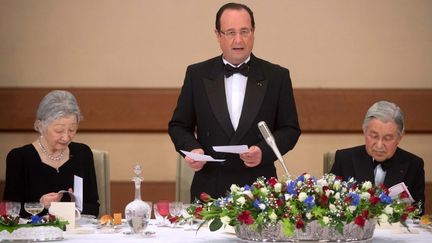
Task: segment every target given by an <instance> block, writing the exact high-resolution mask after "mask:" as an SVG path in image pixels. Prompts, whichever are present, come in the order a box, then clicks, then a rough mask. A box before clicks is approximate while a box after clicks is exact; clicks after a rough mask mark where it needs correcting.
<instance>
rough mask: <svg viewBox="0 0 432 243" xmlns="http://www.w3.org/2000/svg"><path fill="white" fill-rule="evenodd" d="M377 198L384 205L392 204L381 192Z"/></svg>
mask: <svg viewBox="0 0 432 243" xmlns="http://www.w3.org/2000/svg"><path fill="white" fill-rule="evenodd" d="M379 198H380V199H381V202H382V203H384V204H390V203H392V202H393V199H392V198H391V197H390V196H389V195H387V194H385V193H384V192H381V194H380V195H379Z"/></svg>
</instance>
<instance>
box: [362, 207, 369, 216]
mask: <svg viewBox="0 0 432 243" xmlns="http://www.w3.org/2000/svg"><path fill="white" fill-rule="evenodd" d="M362 216H363V217H365V218H367V217H368V216H369V210H367V209H364V210H363V211H362Z"/></svg>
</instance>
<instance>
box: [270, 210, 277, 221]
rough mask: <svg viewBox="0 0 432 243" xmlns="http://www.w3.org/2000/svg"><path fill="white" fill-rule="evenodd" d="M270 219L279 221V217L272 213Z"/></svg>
mask: <svg viewBox="0 0 432 243" xmlns="http://www.w3.org/2000/svg"><path fill="white" fill-rule="evenodd" d="M269 219H270V220H272V221H276V220H277V215H276V214H275V213H274V212H271V214H270V215H269Z"/></svg>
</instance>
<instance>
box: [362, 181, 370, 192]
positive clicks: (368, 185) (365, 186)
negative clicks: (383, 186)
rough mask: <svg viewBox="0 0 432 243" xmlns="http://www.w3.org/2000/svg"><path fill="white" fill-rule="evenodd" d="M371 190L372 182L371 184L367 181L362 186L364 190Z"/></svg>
mask: <svg viewBox="0 0 432 243" xmlns="http://www.w3.org/2000/svg"><path fill="white" fill-rule="evenodd" d="M371 188H372V182H370V181H365V182H364V183H363V185H362V189H364V190H369V189H371Z"/></svg>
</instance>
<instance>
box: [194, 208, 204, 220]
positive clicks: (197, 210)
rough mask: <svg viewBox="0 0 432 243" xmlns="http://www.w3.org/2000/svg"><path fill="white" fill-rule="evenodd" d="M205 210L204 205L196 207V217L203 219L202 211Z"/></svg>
mask: <svg viewBox="0 0 432 243" xmlns="http://www.w3.org/2000/svg"><path fill="white" fill-rule="evenodd" d="M202 211H203V208H202V207H196V208H195V212H194V214H193V215H194V216H195V217H196V218H198V219H201V218H202V216H201V212H202Z"/></svg>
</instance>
